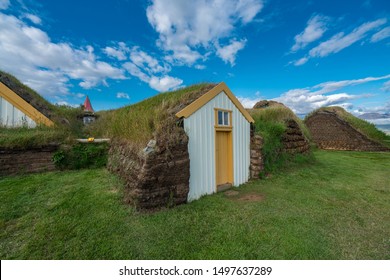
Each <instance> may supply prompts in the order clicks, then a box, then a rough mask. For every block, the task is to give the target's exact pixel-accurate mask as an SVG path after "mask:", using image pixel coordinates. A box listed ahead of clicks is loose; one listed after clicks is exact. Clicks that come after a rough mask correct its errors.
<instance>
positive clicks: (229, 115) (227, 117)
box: [214, 108, 233, 131]
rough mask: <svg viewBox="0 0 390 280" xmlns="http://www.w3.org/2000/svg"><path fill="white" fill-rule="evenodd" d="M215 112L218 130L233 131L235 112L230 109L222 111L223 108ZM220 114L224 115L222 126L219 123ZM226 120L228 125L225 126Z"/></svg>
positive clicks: (215, 125) (215, 109) (215, 124)
mask: <svg viewBox="0 0 390 280" xmlns="http://www.w3.org/2000/svg"><path fill="white" fill-rule="evenodd" d="M214 112H215V123H214V127H215V128H216V129H218V130H227V131H229V130H232V128H233V125H232V121H233V117H232V115H233V111H232V110H228V109H222V108H214ZM219 112H221V113H222V124H220V123H219V120H220V118H219ZM226 113H227V114H226ZM226 120H227V125H226V124H224V123H225V121H226Z"/></svg>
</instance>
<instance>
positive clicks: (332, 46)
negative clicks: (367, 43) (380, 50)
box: [291, 18, 387, 66]
mask: <svg viewBox="0 0 390 280" xmlns="http://www.w3.org/2000/svg"><path fill="white" fill-rule="evenodd" d="M386 22H387V19H386V18H381V19H378V20H375V21H371V22H366V23H364V24H362V25H360V26H359V27H357V28H355V29H354V30H352V31H351V32H350V33H348V34H345V33H344V32H340V33H337V34H336V35H334V36H332V37H331V38H330V39H328V40H326V41H324V42H322V43H320V44H319V45H318V46H316V47H314V48H312V49H311V50H310V51H309V53H308V55H306V56H305V57H303V58H301V59H299V60H297V61H293V62H291V63H293V64H294V65H295V66H300V65H303V64H305V63H306V62H307V61H308V60H309V59H310V58H314V57H326V56H328V55H330V54H334V53H338V52H340V51H341V50H343V49H345V48H347V47H349V46H351V45H352V44H354V43H356V42H358V41H360V40H362V39H364V38H365V37H366V36H367V34H368V33H369V32H371V31H373V30H376V29H377V28H379V27H380V26H382V25H384V24H385V23H386ZM382 35H383V34H382ZM377 37H378V36H377Z"/></svg>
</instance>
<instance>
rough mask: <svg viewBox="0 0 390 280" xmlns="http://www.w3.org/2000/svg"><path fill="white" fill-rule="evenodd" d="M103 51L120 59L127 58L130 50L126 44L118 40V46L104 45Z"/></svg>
mask: <svg viewBox="0 0 390 280" xmlns="http://www.w3.org/2000/svg"><path fill="white" fill-rule="evenodd" d="M103 52H104V53H106V54H107V55H108V56H110V57H113V58H116V59H118V60H120V61H122V60H126V59H127V53H129V52H130V49H129V48H128V47H127V46H126V44H125V43H123V42H119V43H118V47H105V48H104V49H103Z"/></svg>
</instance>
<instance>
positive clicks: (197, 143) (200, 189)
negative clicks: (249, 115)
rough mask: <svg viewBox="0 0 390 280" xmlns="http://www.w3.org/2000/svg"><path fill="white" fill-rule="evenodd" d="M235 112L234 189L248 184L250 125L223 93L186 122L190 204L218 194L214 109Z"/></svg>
mask: <svg viewBox="0 0 390 280" xmlns="http://www.w3.org/2000/svg"><path fill="white" fill-rule="evenodd" d="M215 108H219V109H226V110H231V111H232V126H233V129H232V133H233V174H234V183H233V185H234V186H238V185H240V184H243V183H245V182H247V181H248V180H249V165H250V124H249V122H248V121H247V120H246V119H245V117H244V116H243V115H242V113H241V112H240V111H239V110H238V108H237V107H236V106H235V105H234V103H233V102H232V101H231V100H230V99H229V97H228V96H227V95H226V94H225V92H223V91H222V92H221V93H219V94H218V95H216V96H215V97H214V98H213V99H211V100H210V101H209V102H207V103H206V104H205V105H204V106H203V107H201V108H200V109H199V110H197V111H196V112H194V113H193V114H192V115H191V116H189V117H188V118H185V119H184V129H185V131H186V133H187V135H188V138H189V142H188V152H189V156H190V191H189V194H188V201H191V200H195V199H198V198H199V197H201V196H203V195H206V194H212V193H214V192H215V191H216V177H215V128H214V125H215V113H214V109H215Z"/></svg>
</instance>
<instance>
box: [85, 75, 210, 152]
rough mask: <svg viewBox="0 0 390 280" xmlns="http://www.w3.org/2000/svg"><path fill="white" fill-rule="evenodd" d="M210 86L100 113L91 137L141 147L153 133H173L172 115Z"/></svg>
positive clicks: (162, 94) (172, 93)
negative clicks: (117, 140)
mask: <svg viewBox="0 0 390 280" xmlns="http://www.w3.org/2000/svg"><path fill="white" fill-rule="evenodd" d="M213 87H214V84H206V83H205V84H198V85H194V86H190V87H186V88H182V89H179V90H176V91H172V92H166V93H161V94H158V95H156V96H154V97H151V98H149V99H146V100H144V101H142V102H139V103H137V104H134V105H130V106H126V107H123V108H120V109H117V110H111V111H105V112H100V113H99V119H98V120H97V121H96V122H94V123H93V124H91V125H90V127H89V132H90V134H91V136H95V137H109V138H119V139H123V140H127V141H129V142H131V143H132V144H133V145H135V146H136V147H139V148H141V147H144V146H145V145H146V144H147V143H148V141H149V140H150V139H151V138H153V136H154V135H155V134H161V133H165V134H167V133H170V132H172V131H169V129H172V127H173V128H174V127H175V123H176V122H177V121H178V120H177V118H176V117H175V114H176V113H177V112H178V111H180V110H181V109H183V108H184V107H186V106H187V105H189V104H190V103H192V102H193V101H194V100H196V99H197V98H199V96H201V95H203V94H204V93H206V92H208V91H209V90H210V89H211V88H213ZM167 129H168V130H167Z"/></svg>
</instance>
